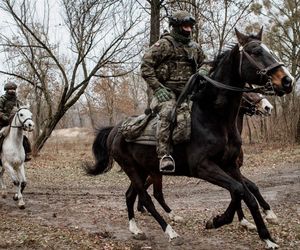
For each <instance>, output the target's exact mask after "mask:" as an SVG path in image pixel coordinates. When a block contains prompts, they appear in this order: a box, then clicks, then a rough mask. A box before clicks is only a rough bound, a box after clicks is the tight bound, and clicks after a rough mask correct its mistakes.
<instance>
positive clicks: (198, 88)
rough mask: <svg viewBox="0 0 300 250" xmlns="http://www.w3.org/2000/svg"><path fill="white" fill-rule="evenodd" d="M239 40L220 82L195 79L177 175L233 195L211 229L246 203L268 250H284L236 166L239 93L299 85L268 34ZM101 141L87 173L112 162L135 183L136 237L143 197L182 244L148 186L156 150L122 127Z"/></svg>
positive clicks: (130, 193) (219, 72)
mask: <svg viewBox="0 0 300 250" xmlns="http://www.w3.org/2000/svg"><path fill="white" fill-rule="evenodd" d="M236 35H237V39H238V44H237V45H236V46H234V47H233V48H232V49H231V50H229V51H227V52H225V54H224V55H223V57H222V59H221V60H220V61H219V63H218V65H216V67H215V69H214V72H213V73H212V75H211V77H212V79H214V80H212V79H207V78H206V80H207V81H206V83H205V82H204V81H201V80H202V79H203V78H202V77H200V76H199V75H197V74H196V75H194V76H193V77H192V78H191V79H190V82H191V84H189V86H191V87H190V91H192V92H193V93H194V94H193V96H194V99H193V101H194V102H193V106H192V125H191V126H192V127H191V131H192V134H191V140H190V141H188V142H186V143H182V144H179V145H177V146H175V147H174V152H173V156H174V159H175V162H176V171H175V173H173V175H178V176H189V177H195V178H201V179H203V180H206V181H208V182H210V183H212V184H215V185H218V186H220V187H223V188H225V189H227V190H228V191H229V192H230V195H231V202H230V204H229V207H228V208H227V209H226V211H225V212H224V213H223V214H221V215H218V216H216V217H214V218H212V219H211V220H209V221H208V222H207V224H206V227H207V228H218V227H221V226H223V225H225V224H228V223H231V222H232V220H233V217H234V214H235V211H236V210H237V209H238V208H239V207H240V204H241V200H243V201H244V202H245V203H246V205H247V206H248V208H249V210H250V212H251V214H252V217H253V218H254V221H255V224H256V227H257V232H258V234H259V236H260V238H261V239H262V240H263V241H264V242H265V243H266V244H267V247H268V248H275V247H278V246H277V244H276V243H275V242H274V240H273V239H272V237H271V235H270V233H269V231H268V229H267V227H266V225H265V223H264V220H263V218H262V216H261V213H260V211H259V207H258V204H257V202H256V199H255V197H254V196H253V195H252V193H251V192H250V191H249V189H248V186H247V184H246V183H245V181H244V179H243V176H242V175H241V173H240V170H239V167H238V166H237V164H236V159H237V157H238V155H239V153H240V148H241V137H240V133H239V131H238V129H237V126H236V117H237V114H238V111H239V107H240V102H241V98H242V93H241V92H239V91H243V90H244V86H245V84H246V83H249V84H256V85H260V86H265V88H268V89H273V90H274V91H275V92H276V94H277V95H280V96H282V95H284V94H286V93H290V92H291V91H292V87H293V86H292V84H293V80H292V79H291V76H290V75H289V73H288V72H287V71H286V69H285V68H284V67H283V65H282V64H281V63H279V62H277V61H276V59H275V58H274V57H273V56H272V55H271V54H270V53H269V51H268V50H267V48H266V47H265V45H263V44H262V42H261V37H262V30H261V31H260V32H259V33H258V34H257V35H251V36H246V35H243V34H241V33H240V32H238V31H237V30H236ZM221 82H222V83H221ZM215 85H218V87H216V86H215ZM219 86H222V88H220V87H219ZM237 90H239V91H237ZM95 140H96V141H97V143H96V144H94V146H95V147H94V149H93V151H94V154H95V157H96V164H95V165H94V166H87V168H86V171H87V173H89V174H93V175H97V174H101V173H104V172H105V171H108V170H109V169H110V168H111V164H110V163H111V159H114V160H115V161H116V162H117V163H118V164H119V165H120V166H121V168H122V169H123V170H124V172H125V173H126V174H127V176H128V177H129V179H130V181H131V184H130V186H129V188H128V190H127V192H126V205H127V209H128V218H129V230H130V231H131V232H132V233H133V234H135V235H136V236H139V235H143V232H142V231H141V230H140V229H139V228H138V227H137V224H136V222H135V219H134V203H135V200H136V197H137V195H138V196H139V198H140V199H141V201H142V203H143V204H144V206H145V207H146V209H147V210H148V212H149V213H150V214H151V215H152V216H153V217H154V218H155V220H156V221H157V222H158V223H159V224H160V226H161V228H162V229H163V231H164V232H165V233H166V234H167V235H168V237H169V240H170V241H172V243H174V244H176V243H178V244H180V243H182V239H181V238H180V236H179V235H178V234H177V233H176V232H175V231H174V230H173V228H172V227H171V225H169V224H168V223H167V222H166V221H165V220H164V219H163V218H162V216H161V215H160V214H159V213H158V212H157V210H156V208H155V206H154V204H153V202H152V200H151V197H150V195H149V194H148V193H147V191H146V190H145V187H144V183H145V180H146V178H147V176H149V175H150V176H151V175H155V174H157V173H159V162H158V159H157V154H156V149H155V147H154V146H147V145H139V144H135V143H128V142H126V141H125V139H124V137H123V135H122V134H121V133H120V132H119V125H117V126H115V127H113V128H105V129H102V130H100V131H99V134H98V135H97V137H96V139H95Z"/></svg>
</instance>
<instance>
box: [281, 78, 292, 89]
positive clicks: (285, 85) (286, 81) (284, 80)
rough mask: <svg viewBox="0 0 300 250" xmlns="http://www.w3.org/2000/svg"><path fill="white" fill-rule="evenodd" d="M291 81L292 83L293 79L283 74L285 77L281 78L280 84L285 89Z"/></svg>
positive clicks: (289, 85)
mask: <svg viewBox="0 0 300 250" xmlns="http://www.w3.org/2000/svg"><path fill="white" fill-rule="evenodd" d="M292 83H293V80H292V79H291V78H290V77H288V76H285V77H283V78H282V86H283V87H284V88H286V89H287V88H290V87H291V85H292Z"/></svg>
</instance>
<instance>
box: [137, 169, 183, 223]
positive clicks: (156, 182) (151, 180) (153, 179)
mask: <svg viewBox="0 0 300 250" xmlns="http://www.w3.org/2000/svg"><path fill="white" fill-rule="evenodd" d="M152 184H153V196H154V197H155V199H156V200H157V201H158V203H159V204H160V205H161V207H162V208H163V209H164V210H165V211H166V213H168V216H169V218H170V219H171V220H172V221H175V222H181V221H183V218H182V217H181V216H178V215H176V214H175V213H174V212H173V211H172V209H171V208H170V207H169V206H168V205H167V203H166V201H165V199H164V195H163V192H162V175H161V174H152V175H151V176H148V178H147V179H146V182H145V186H144V187H145V189H146V190H147V189H148V188H149V186H151V185H152ZM137 210H138V211H140V212H142V213H144V212H145V209H144V207H143V204H142V202H141V201H140V199H139V200H138V206H137Z"/></svg>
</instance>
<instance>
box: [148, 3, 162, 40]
mask: <svg viewBox="0 0 300 250" xmlns="http://www.w3.org/2000/svg"><path fill="white" fill-rule="evenodd" d="M159 29H160V0H152V1H151V17H150V46H151V45H152V44H154V43H155V42H156V41H157V40H158V39H159Z"/></svg>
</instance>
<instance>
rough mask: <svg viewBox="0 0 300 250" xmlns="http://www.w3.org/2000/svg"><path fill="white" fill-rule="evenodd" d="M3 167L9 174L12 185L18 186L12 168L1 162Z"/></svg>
mask: <svg viewBox="0 0 300 250" xmlns="http://www.w3.org/2000/svg"><path fill="white" fill-rule="evenodd" d="M3 167H4V169H5V170H6V171H7V172H8V173H9V176H10V178H11V179H12V182H13V184H14V185H15V186H19V184H20V181H19V177H18V175H17V173H16V171H15V170H14V168H13V167H12V166H11V165H10V164H9V163H8V162H6V161H4V162H3Z"/></svg>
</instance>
